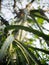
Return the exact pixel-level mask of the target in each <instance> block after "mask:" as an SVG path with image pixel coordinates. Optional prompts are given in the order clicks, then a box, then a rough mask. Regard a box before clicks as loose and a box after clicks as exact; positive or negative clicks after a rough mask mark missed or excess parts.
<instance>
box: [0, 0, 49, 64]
mask: <svg viewBox="0 0 49 65" xmlns="http://www.w3.org/2000/svg"><path fill="white" fill-rule="evenodd" d="M2 2H4V1H0V3H1V4H0V5H1V6H3V5H2ZM13 2H14V4H13V6H12V7H13V11H14V12H12V14H15V15H16V16H14V15H13V16H14V19H12V22H11V24H10V23H9V21H7V20H6V19H4V17H3V16H2V14H1V16H0V21H1V22H0V24H1V25H0V43H1V44H0V64H1V65H48V63H47V61H48V59H49V56H48V55H49V51H48V46H49V44H48V43H49V35H47V34H45V33H44V32H43V29H45V28H44V27H43V24H44V20H46V21H47V23H49V19H48V18H47V16H46V15H45V13H44V12H45V10H42V9H40V8H39V9H34V8H33V9H31V8H30V6H31V5H32V4H33V2H34V0H31V1H30V2H29V3H28V4H27V5H26V7H25V8H22V9H20V8H19V7H18V6H17V2H18V3H20V4H21V6H22V2H21V1H19V0H18V1H16V0H14V1H13ZM9 3H10V2H9ZM1 9H2V8H1V7H0V10H1ZM17 9H18V11H17ZM1 13H2V11H1ZM46 30H47V29H46ZM28 34H29V35H30V36H32V37H31V38H28V37H27V35H28ZM36 39H38V40H39V44H40V48H37V47H36V45H35V44H34V43H33V42H36ZM37 44H38V43H37ZM45 45H47V46H45ZM44 56H45V57H44Z"/></svg>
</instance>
